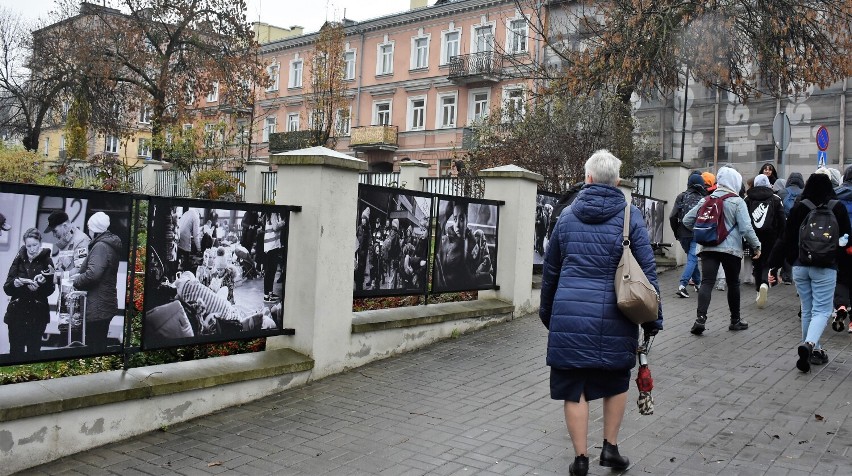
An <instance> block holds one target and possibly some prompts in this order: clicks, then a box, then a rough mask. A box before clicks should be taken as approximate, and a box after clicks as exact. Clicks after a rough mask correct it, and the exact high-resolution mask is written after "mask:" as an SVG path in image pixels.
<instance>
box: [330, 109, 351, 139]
mask: <svg viewBox="0 0 852 476" xmlns="http://www.w3.org/2000/svg"><path fill="white" fill-rule="evenodd" d="M350 117H351V113H350V112H349V109H348V108H347V109H338V110H337V114H336V117H335V118H334V123H335V126H336V129H335V130H336V132H337V135H338V136H348V135H349V125H350V120H349V118H350Z"/></svg>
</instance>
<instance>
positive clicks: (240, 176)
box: [228, 170, 246, 200]
mask: <svg viewBox="0 0 852 476" xmlns="http://www.w3.org/2000/svg"><path fill="white" fill-rule="evenodd" d="M228 173H229V174H231V176H232V177H234V178H235V179H237V180H239V181H240V183H239V184H238V185H237V193H239V194H240V197H242V198H241V199H240V200H245V199H246V171H245V170H229V171H228Z"/></svg>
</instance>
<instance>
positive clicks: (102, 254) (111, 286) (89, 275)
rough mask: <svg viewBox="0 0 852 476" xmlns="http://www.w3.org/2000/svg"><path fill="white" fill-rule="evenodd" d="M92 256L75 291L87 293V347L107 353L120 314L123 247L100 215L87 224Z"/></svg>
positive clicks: (75, 282) (106, 217) (78, 277)
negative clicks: (111, 325) (112, 327)
mask: <svg viewBox="0 0 852 476" xmlns="http://www.w3.org/2000/svg"><path fill="white" fill-rule="evenodd" d="M87 225H88V227H89V236H90V237H91V238H92V241H91V242H90V243H89V256H87V257H86V260H85V261H84V262H83V264H82V265H81V266H80V274H78V275H77V276H76V277H75V278H74V279H73V283H74V288H75V289H78V290H82V291H88V294H87V296H86V342H85V343H86V345H87V346H88V347H89V348H90V349H92V351H93V352H96V353H97V352H104V351H106V344H107V333H108V332H109V323H110V321H112V318H113V317H115V315H116V314H118V293H117V291H116V283H117V279H118V264H119V262H120V261H121V256H122V253H123V252H124V246H123V244H122V243H121V239H120V238H119V237H118V236H116V235H114V234H113V233H112V232H111V231H109V230H108V228H109V225H110V219H109V216H108V215H107V214H106V213H104V212H97V213H95V214H94V215H92V216H91V217H90V218H89V221H88V222H87Z"/></svg>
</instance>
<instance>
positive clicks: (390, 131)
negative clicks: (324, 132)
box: [349, 126, 399, 151]
mask: <svg viewBox="0 0 852 476" xmlns="http://www.w3.org/2000/svg"><path fill="white" fill-rule="evenodd" d="M349 146H350V147H352V148H353V149H355V150H390V151H394V150H396V149H398V148H399V128H398V127H397V126H363V127H353V128H352V131H351V135H350V138H349Z"/></svg>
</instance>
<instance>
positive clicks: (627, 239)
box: [621, 202, 630, 247]
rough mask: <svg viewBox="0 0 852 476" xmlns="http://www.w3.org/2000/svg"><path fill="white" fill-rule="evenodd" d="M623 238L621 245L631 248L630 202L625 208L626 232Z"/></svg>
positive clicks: (623, 233)
mask: <svg viewBox="0 0 852 476" xmlns="http://www.w3.org/2000/svg"><path fill="white" fill-rule="evenodd" d="M621 236H622V238H623V240H622V241H621V245H622V246H624V247H628V246H630V202H627V206H626V207H624V231H623V232H622V234H621Z"/></svg>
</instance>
